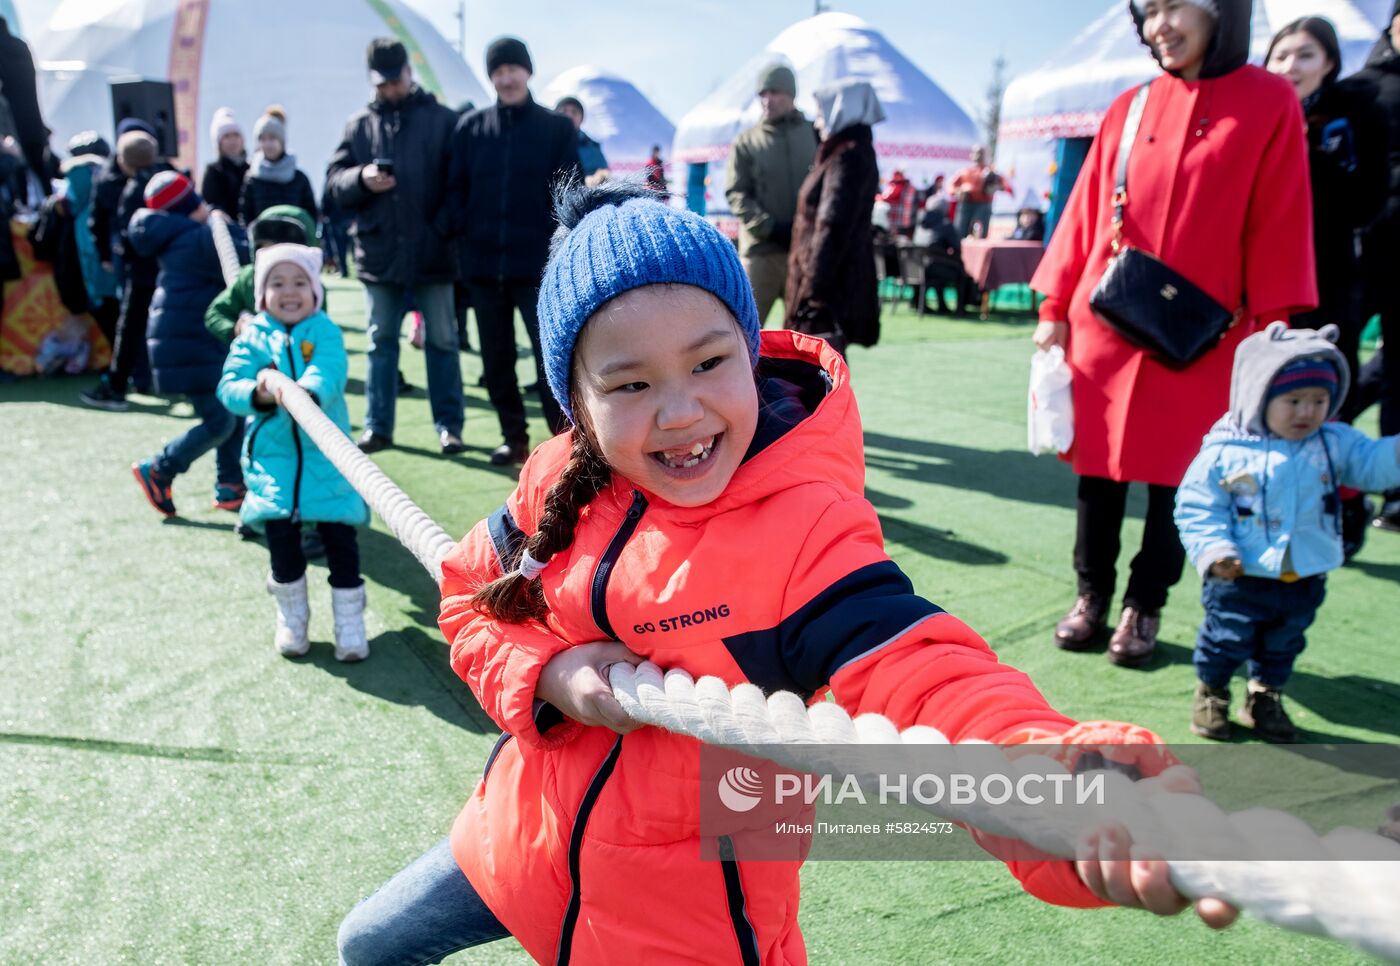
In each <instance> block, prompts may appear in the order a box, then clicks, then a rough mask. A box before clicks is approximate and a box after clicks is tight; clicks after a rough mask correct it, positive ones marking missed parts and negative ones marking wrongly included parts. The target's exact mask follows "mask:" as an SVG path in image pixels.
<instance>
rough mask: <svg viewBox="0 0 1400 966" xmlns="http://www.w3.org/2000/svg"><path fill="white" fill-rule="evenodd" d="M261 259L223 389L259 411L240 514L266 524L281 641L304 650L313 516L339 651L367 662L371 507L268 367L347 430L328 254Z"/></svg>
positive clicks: (239, 406) (232, 402) (234, 402)
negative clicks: (360, 540) (324, 259)
mask: <svg viewBox="0 0 1400 966" xmlns="http://www.w3.org/2000/svg"><path fill="white" fill-rule="evenodd" d="M254 265H255V268H254V276H253V291H254V304H255V307H256V308H257V310H258V314H257V315H256V316H253V318H252V320H251V321H249V322H247V323H245V325H244V328H243V331H242V332H241V333H240V334H239V336H238V337H237V338H236V339H234V341H233V345H232V346H231V347H230V349H229V354H228V360H227V361H226V362H225V364H224V371H223V377H222V378H221V379H220V380H219V390H218V393H219V399H220V400H221V401H222V402H223V404H224V405H225V406H226V407H228V409H229V411H230V412H233V413H237V414H240V415H246V416H253V417H254V419H253V421H252V422H251V423H250V424H249V427H248V432H247V436H246V441H245V443H244V445H243V475H244V480H245V481H246V483H247V487H248V494H247V496H246V497H245V498H244V500H243V507H242V511H241V515H242V519H243V522H244V523H245V524H248V525H250V526H254V527H257V526H261V527H262V528H263V530H264V532H265V534H266V536H267V547H268V551H269V553H270V554H271V556H272V574H271V576H270V577H269V579H268V584H267V589H268V592H269V593H271V594H272V595H273V597H274V598H275V599H276V601H277V633H276V644H277V649H278V650H279V651H280V652H281V653H282V654H283V655H285V656H287V657H300V656H302V655H303V654H305V653H306V652H307V650H308V648H309V646H310V645H309V643H308V641H307V637H306V627H307V621H308V618H309V611H308V606H307V596H306V557H305V555H304V553H303V552H302V546H301V525H302V523H303V522H310V523H314V524H315V525H316V528H317V530H318V531H319V533H320V534H321V539H322V540H323V541H324V543H325V546H326V561H327V564H328V565H329V567H330V585H331V602H332V605H333V609H334V613H335V641H336V643H335V656H336V659H337V660H340V661H358V660H362V659H364V658H365V657H368V656H369V644H368V642H367V641H366V639H365V629H364V616H363V611H364V606H365V588H364V580H363V578H361V576H360V557H359V547H358V545H357V543H356V539H355V528H356V527H358V526H362V525H364V524H365V523H368V522H369V509H368V507H366V506H365V501H364V500H363V499H361V498H360V495H359V494H358V493H356V492H355V490H354V488H353V487H351V486H350V484H349V483H348V482H347V481H346V480H345V478H344V477H343V476H342V475H341V474H340V471H339V470H337V469H336V468H335V466H334V464H332V463H331V461H330V460H328V459H327V458H326V457H325V456H324V455H323V454H322V453H321V451H320V450H319V449H317V447H316V444H315V443H313V442H312V441H311V439H310V437H308V436H307V435H306V433H305V431H304V430H302V429H301V428H300V427H299V426H298V425H297V424H296V422H295V421H294V420H293V419H292V418H291V416H290V415H288V414H287V412H286V411H285V410H283V409H282V408H280V407H279V406H278V399H277V398H276V397H275V396H274V395H273V394H272V392H271V391H270V390H269V389H268V388H267V385H266V380H265V379H264V377H263V375H262V373H263V372H264V371H265V370H267V369H270V368H275V369H277V370H279V371H281V372H282V373H284V374H286V375H287V376H289V377H290V378H292V379H294V380H295V381H296V382H297V384H298V385H300V386H301V387H302V388H303V389H305V390H306V391H307V392H308V393H309V394H310V395H311V397H312V398H313V399H315V400H316V402H317V403H318V404H319V405H320V407H321V409H322V410H323V411H324V412H325V414H326V415H327V416H328V417H330V420H331V421H332V422H333V423H335V424H336V426H337V427H339V428H340V430H341V431H342V432H343V433H345V434H346V436H349V434H350V412H349V409H348V408H347V407H346V405H345V380H346V369H347V360H346V355H345V342H344V339H343V338H342V337H341V334H340V329H339V328H337V327H336V324H335V323H334V322H332V321H331V320H330V318H329V317H328V316H327V315H326V313H325V311H324V309H323V306H324V304H325V292H324V290H323V289H322V287H321V253H320V251H318V250H317V249H314V248H308V247H307V246H305V245H290V244H284V245H273V246H271V247H270V248H265V249H263V250H262V251H259V252H258V253H257V257H256V261H255V263H254Z"/></svg>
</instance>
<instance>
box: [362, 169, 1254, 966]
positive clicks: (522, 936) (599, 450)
mask: <svg viewBox="0 0 1400 966" xmlns="http://www.w3.org/2000/svg"><path fill="white" fill-rule="evenodd" d="M558 207H559V212H558V214H559V220H560V222H561V224H562V226H563V227H562V228H561V229H560V230H559V232H558V233H557V234H556V237H555V241H554V248H553V252H552V255H551V257H550V261H549V265H548V267H547V268H546V270H545V275H544V280H543V284H542V287H541V290H540V334H541V341H542V344H543V351H544V357H545V371H546V375H547V377H548V382H549V387H550V389H551V391H552V392H553V393H554V396H555V398H556V399H558V400H559V403H560V405H561V406H562V407H563V409H564V412H565V414H566V415H567V416H568V417H569V418H570V420H571V422H572V423H573V428H572V429H571V431H570V432H568V433H565V434H562V435H560V436H556V437H555V438H554V439H552V440H550V441H549V442H547V443H545V444H543V445H542V446H540V447H539V448H538V449H537V450H536V451H535V452H534V454H533V455H532V456H531V457H530V459H529V461H528V462H527V463H526V464H525V467H524V469H523V470H522V472H521V476H520V483H519V485H518V486H517V487H516V490H515V492H514V493H513V494H512V495H511V496H510V498H509V499H508V500H507V501H506V503H505V505H504V506H502V507H501V509H500V510H498V511H497V512H496V513H494V514H493V515H492V516H491V517H490V518H489V519H487V520H483V521H482V522H481V523H479V524H477V526H476V527H475V528H474V529H473V530H472V531H471V533H469V534H468V535H467V537H466V539H464V540H463V541H462V543H461V544H460V545H458V547H457V548H456V549H455V550H454V551H453V552H452V554H451V555H450V556H449V557H448V558H447V560H446V561H445V563H444V565H443V576H444V580H443V590H442V593H443V599H442V612H441V617H440V624H441V626H442V630H443V633H444V634H445V635H446V636H447V639H448V641H449V642H450V643H451V656H452V666H453V668H454V669H455V670H456V671H457V673H458V674H459V675H461V677H462V678H463V679H464V680H465V681H466V682H467V683H468V684H469V685H470V686H471V689H472V691H473V693H475V695H476V697H477V699H478V700H479V701H480V702H481V705H482V707H483V708H485V709H486V711H487V712H488V713H489V714H490V715H491V716H492V718H493V719H494V720H495V721H496V722H497V723H498V724H499V725H500V726H501V729H502V730H503V732H504V734H503V735H502V736H501V740H500V742H499V743H498V744H497V746H496V749H495V750H494V751H493V752H492V754H491V757H490V759H489V760H488V761H487V764H486V769H485V774H484V776H483V778H482V780H481V781H480V782H479V783H478V784H477V786H476V790H475V791H474V792H473V794H472V796H471V799H470V800H469V801H468V802H467V805H466V807H465V809H463V811H462V813H461V815H460V816H459V818H458V820H457V822H456V824H455V826H454V828H453V830H452V834H451V835H450V836H449V837H448V838H446V839H444V840H443V841H442V842H440V843H439V844H438V845H437V846H435V847H434V848H433V849H431V850H429V852H428V853H426V854H425V855H424V856H422V857H421V858H419V859H418V860H417V861H415V862H414V863H413V864H412V865H410V866H409V867H408V868H406V869H405V870H404V871H403V872H401V873H399V875H397V876H395V877H394V879H392V880H391V881H390V882H389V883H388V884H386V885H385V886H384V887H383V888H381V889H380V890H379V892H377V893H375V895H373V896H371V897H370V898H369V899H367V900H365V901H364V902H362V903H361V904H360V905H359V906H357V907H356V909H355V910H354V911H353V912H352V913H351V914H350V915H349V916H348V917H347V918H346V920H345V922H344V923H343V924H342V926H341V930H340V937H339V941H340V951H341V957H342V962H344V963H350V964H362V963H388V962H415V963H418V962H429V961H432V962H436V961H437V959H436V958H435V957H441V956H445V955H447V954H448V953H450V952H454V951H456V950H458V949H462V948H466V947H467V946H472V945H476V944H478V943H482V942H488V941H491V940H494V939H499V938H502V937H504V936H506V935H511V936H514V937H515V938H516V939H517V940H519V942H520V943H521V945H523V946H524V947H525V949H526V951H528V952H529V953H530V955H531V956H533V957H534V958H535V959H536V960H538V961H540V962H558V963H565V962H572V963H577V964H593V963H609V962H658V963H660V962H664V963H681V962H686V963H711V962H714V963H731V962H739V963H745V964H758V963H764V964H793V963H805V962H806V953H805V950H804V947H803V942H802V935H801V932H800V930H799V929H798V921H797V920H798V916H797V908H798V892H799V888H798V869H799V865H800V863H797V862H772V861H765V862H750V863H745V862H743V861H736V860H734V859H733V858H729V859H726V860H724V861H706V860H703V859H702V858H701V849H700V826H699V811H700V799H701V793H700V790H701V785H700V769H699V759H700V753H699V752H700V749H699V744H698V743H697V742H696V741H694V740H693V739H690V738H685V737H680V736H677V735H674V734H671V733H669V732H666V731H663V730H661V729H657V728H650V727H646V728H639V727H638V726H637V724H636V723H635V722H633V721H631V720H630V719H628V718H627V716H626V715H625V714H624V713H623V711H622V708H621V707H620V706H619V704H618V703H617V701H616V699H615V698H614V697H613V695H612V692H611V689H610V687H609V685H608V683H607V682H608V678H607V669H608V667H609V665H611V664H614V663H616V662H619V661H625V662H628V663H631V664H634V665H635V664H638V663H640V662H641V661H642V660H644V659H649V660H652V661H654V662H656V663H657V664H659V665H661V666H662V667H664V668H673V667H679V668H684V669H685V670H687V671H689V672H690V673H691V674H693V675H695V676H697V677H698V676H700V675H703V674H711V675H717V676H719V677H721V678H723V679H724V680H725V681H726V682H727V683H728V684H730V685H731V686H733V685H736V684H739V683H741V682H744V681H750V682H753V683H754V684H757V685H758V686H759V687H761V688H763V689H764V690H765V691H773V690H778V689H783V690H789V691H794V692H796V693H798V694H800V695H802V696H803V697H804V698H808V699H812V698H814V697H815V696H817V695H819V694H822V693H824V692H825V691H826V690H828V689H829V690H830V692H831V694H832V695H833V696H834V697H835V699H836V700H837V701H839V702H840V703H841V705H842V706H843V707H844V708H845V709H846V710H847V711H849V712H850V713H851V714H853V715H855V714H860V713H864V712H878V713H880V714H883V715H885V716H886V717H888V718H890V719H891V720H892V721H893V722H894V723H895V724H896V725H897V726H898V727H900V728H906V727H909V726H912V725H915V724H923V725H931V726H933V727H936V728H938V729H939V730H940V731H942V732H943V733H944V734H945V735H947V736H948V738H949V739H950V740H952V741H965V740H967V739H981V740H985V741H992V742H999V743H1008V744H1010V743H1017V742H1024V741H1031V740H1039V741H1065V742H1076V741H1080V742H1082V741H1113V742H1122V743H1125V744H1131V743H1138V744H1140V745H1142V744H1150V743H1154V742H1156V741H1158V739H1157V738H1156V736H1154V735H1152V734H1151V733H1150V732H1145V731H1143V729H1140V728H1135V727H1134V726H1131V725H1118V724H1113V723H1105V722H1094V723H1086V724H1079V723H1076V722H1075V721H1073V720H1071V719H1070V718H1067V717H1065V716H1064V715H1062V714H1060V713H1058V712H1057V711H1055V710H1054V709H1053V708H1051V707H1050V706H1049V705H1048V704H1047V703H1046V701H1045V699H1044V698H1043V697H1042V696H1041V695H1040V693H1039V692H1038V691H1037V690H1036V689H1035V687H1034V686H1033V685H1032V684H1031V682H1030V681H1029V679H1027V678H1026V676H1025V675H1024V674H1022V673H1020V672H1018V671H1016V670H1014V669H1012V668H1010V667H1008V666H1006V665H1004V664H1001V663H999V662H998V661H997V658H996V655H995V654H993V653H992V651H991V649H990V648H988V647H987V645H986V643H984V642H983V641H982V639H981V638H980V637H979V636H978V635H977V634H976V633H975V632H973V631H972V630H971V629H970V628H968V627H967V625H965V624H963V623H962V622H961V621H959V620H958V619H957V618H955V617H953V616H952V615H950V614H947V613H944V612H943V611H942V610H940V609H939V608H938V607H937V606H936V605H934V604H932V603H930V602H929V601H927V600H924V599H923V598H921V597H919V596H917V595H916V594H915V593H914V590H913V587H912V586H911V585H910V583H909V580H908V578H907V577H905V576H904V574H903V573H902V572H901V571H900V569H899V567H898V566H897V565H896V564H895V563H894V562H893V561H891V560H890V559H889V557H888V556H886V554H885V551H884V546H883V540H882V537H881V534H880V524H879V520H878V519H877V517H876V514H875V510H874V508H873V507H872V506H871V505H870V503H869V502H867V501H866V499H865V498H864V495H863V493H864V475H865V474H864V463H863V456H862V436H861V426H860V418H859V415H858V413H857V412H856V402H855V396H854V394H853V393H852V391H851V387H850V381H849V372H848V370H847V369H846V366H845V364H844V362H843V361H842V359H841V356H840V355H839V354H837V353H836V352H835V351H834V350H832V348H831V347H830V346H829V345H827V344H826V343H825V342H823V341H822V340H820V339H817V338H814V337H811V336H805V335H801V334H798V333H794V332H786V331H773V332H764V333H760V326H759V320H758V315H757V311H756V309H755V306H754V300H753V293H752V290H751V289H750V287H749V283H748V280H747V278H746V277H745V275H744V271H743V268H742V266H741V265H740V263H739V259H738V257H737V255H736V254H735V252H734V246H733V245H732V244H730V242H729V241H728V240H726V239H725V238H724V237H723V236H722V235H720V234H719V232H718V231H716V230H715V228H714V227H713V226H711V225H710V224H709V223H708V222H706V221H705V220H704V219H702V218H699V217H697V216H695V215H692V214H690V213H688V212H683V211H677V210H674V209H672V208H669V207H667V206H666V205H664V204H662V203H660V202H658V201H656V200H653V199H652V198H650V197H647V196H646V192H645V191H644V190H643V189H639V188H637V187H636V186H632V185H627V184H625V183H609V184H606V185H603V186H600V187H598V188H593V189H574V190H572V191H570V192H567V193H564V194H562V195H561V197H560V198H559V200H558ZM818 700H820V699H819V698H818ZM1141 750H1142V751H1143V752H1148V751H1150V749H1148V748H1142V749H1141ZM1138 760H1139V763H1140V764H1142V763H1146V762H1151V761H1157V762H1158V763H1159V764H1158V765H1157V768H1161V767H1162V763H1164V762H1166V761H1169V760H1170V759H1169V757H1167V756H1157V755H1152V754H1144V755H1143V756H1141V757H1140V758H1139V759H1138ZM1152 770H1153V769H1152V768H1151V767H1150V766H1149V767H1144V768H1143V771H1144V772H1151V771H1152ZM1174 771H1178V772H1179V771H1180V769H1176V770H1174ZM1163 780H1164V781H1167V782H1168V783H1169V784H1173V783H1174V782H1176V781H1178V780H1179V781H1189V779H1187V778H1184V777H1180V776H1177V775H1173V774H1171V772H1168V773H1167V775H1166V776H1165V777H1164V779H1163ZM979 838H983V839H984V837H981V836H979ZM984 840H985V839H984ZM1129 846H1130V843H1129V842H1128V840H1127V835H1126V832H1125V831H1124V830H1122V829H1121V828H1113V829H1107V830H1104V831H1103V832H1102V833H1101V834H1099V835H1097V836H1096V837H1094V838H1093V839H1092V840H1087V841H1086V842H1085V846H1084V847H1085V853H1084V855H1085V858H1084V859H1083V860H1082V861H1080V862H1077V863H1076V862H1071V861H1067V860H1066V861H1057V860H1043V859H1040V860H1026V861H1009V862H1008V865H1009V866H1010V868H1011V871H1012V872H1013V874H1015V875H1016V876H1017V877H1018V878H1019V879H1020V880H1021V882H1022V883H1023V884H1024V886H1025V888H1026V889H1027V891H1029V892H1031V893H1032V894H1034V895H1037V896H1039V897H1040V898H1042V899H1045V900H1046V901H1049V902H1054V903H1059V904H1063V905H1072V906H1097V905H1104V904H1108V903H1117V904H1121V905H1127V906H1136V907H1142V908H1147V909H1150V910H1152V911H1154V912H1156V913H1159V914H1170V913H1175V912H1179V911H1180V910H1181V909H1182V908H1184V906H1185V905H1186V900H1185V899H1184V898H1183V897H1181V896H1180V895H1179V894H1178V893H1177V892H1176V891H1175V890H1174V889H1173V887H1172V886H1171V885H1170V883H1169V881H1168V879H1167V875H1166V866H1165V863H1162V862H1146V863H1145V862H1135V861H1129ZM998 852H999V854H1007V853H1006V852H1004V851H1001V850H998ZM1198 912H1199V913H1200V914H1201V916H1202V918H1203V919H1205V920H1206V921H1207V922H1208V923H1210V924H1212V925H1217V926H1218V925H1224V924H1226V923H1228V922H1229V921H1230V920H1231V919H1232V918H1233V910H1231V909H1229V908H1228V907H1226V906H1224V905H1223V904H1221V903H1218V902H1212V901H1210V900H1205V901H1203V902H1202V903H1200V904H1198Z"/></svg>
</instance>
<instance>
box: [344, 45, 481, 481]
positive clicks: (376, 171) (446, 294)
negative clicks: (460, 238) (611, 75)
mask: <svg viewBox="0 0 1400 966" xmlns="http://www.w3.org/2000/svg"><path fill="white" fill-rule="evenodd" d="M368 62H369V64H368V66H369V79H370V83H371V84H373V85H374V93H375V97H374V100H373V101H371V102H370V104H369V106H367V107H366V108H365V109H364V110H362V111H359V112H358V113H356V114H355V115H354V116H353V117H351V118H350V121H349V123H348V124H347V125H346V127H345V137H344V139H343V140H342V141H341V143H340V146H339V147H338V148H337V149H336V152H335V154H334V156H333V157H332V158H331V161H330V165H329V166H328V167H327V169H326V185H327V189H328V191H329V192H330V194H331V196H332V197H333V198H334V199H335V201H336V203H337V204H338V205H339V206H340V207H341V209H342V210H343V211H345V212H346V213H347V214H348V215H350V216H351V218H352V219H353V220H352V222H351V229H350V231H351V234H352V235H353V236H354V238H355V268H356V274H357V275H358V276H359V279H360V281H361V282H363V283H364V286H365V297H366V299H367V301H368V305H369V328H368V331H367V334H368V336H369V341H370V350H369V374H368V378H367V379H366V381H365V396H366V398H367V400H368V403H369V407H368V412H367V413H366V414H365V422H364V426H365V429H364V433H363V434H362V435H361V436H360V439H359V447H360V449H362V450H363V451H365V452H366V453H375V452H378V451H379V450H382V449H386V448H388V447H390V446H392V445H393V444H394V408H395V402H396V399H397V395H398V367H399V333H400V329H401V327H402V324H403V316H404V312H405V311H406V309H407V305H408V298H409V296H410V294H411V295H412V298H413V307H414V308H416V309H417V310H418V311H420V312H422V313H423V322H424V325H425V329H426V338H425V340H424V345H423V352H424V356H425V358H426V361H427V367H428V402H429V405H430V406H431V408H432V414H433V425H434V427H435V428H436V429H437V433H438V445H439V447H440V448H441V449H442V452H444V453H460V452H462V450H464V449H465V448H466V447H465V446H463V445H462V418H463V412H464V403H463V399H462V370H461V363H460V361H459V356H458V353H457V326H456V319H455V316H454V314H453V305H452V283H453V277H454V268H455V266H454V264H453V257H452V246H451V244H450V243H449V240H448V236H449V222H448V220H447V216H446V213H445V211H444V206H443V197H444V194H445V192H446V186H447V163H448V143H449V141H450V139H451V136H452V128H453V125H454V124H455V123H456V121H457V115H456V113H455V112H453V111H451V110H449V109H448V108H446V107H444V106H443V105H441V104H439V103H438V102H437V99H436V98H434V97H433V95H431V94H429V93H428V92H427V91H425V90H423V89H422V88H421V87H419V86H418V85H417V84H415V83H414V80H413V68H412V66H410V65H409V63H408V52H407V51H406V50H405V49H404V46H403V44H401V43H399V41H397V40H395V39H393V38H391V37H380V38H377V39H375V40H373V41H371V42H370V45H369V51H368Z"/></svg>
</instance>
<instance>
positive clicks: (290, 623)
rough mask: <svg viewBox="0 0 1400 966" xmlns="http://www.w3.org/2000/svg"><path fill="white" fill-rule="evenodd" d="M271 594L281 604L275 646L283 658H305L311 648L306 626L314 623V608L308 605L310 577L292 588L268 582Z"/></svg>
mask: <svg viewBox="0 0 1400 966" xmlns="http://www.w3.org/2000/svg"><path fill="white" fill-rule="evenodd" d="M267 592H268V593H269V594H271V595H272V599H273V600H275V601H276V602H277V636H276V637H275V638H274V643H275V644H276V645H277V650H278V652H279V653H280V654H281V655H282V656H283V657H301V656H303V655H304V654H305V653H306V652H307V651H308V650H310V648H311V642H310V641H308V640H307V639H306V625H307V624H309V623H310V622H311V608H310V607H309V606H308V605H307V603H306V575H305V574H303V575H302V576H301V577H299V578H297V579H296V580H294V581H292V582H291V583H289V584H279V583H278V582H277V581H275V580H273V579H272V577H271V576H269V577H268V578H267Z"/></svg>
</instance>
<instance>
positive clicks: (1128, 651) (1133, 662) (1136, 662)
mask: <svg viewBox="0 0 1400 966" xmlns="http://www.w3.org/2000/svg"><path fill="white" fill-rule="evenodd" d="M1161 626H1162V618H1161V616H1160V615H1158V614H1149V613H1147V612H1146V611H1141V610H1138V609H1137V608H1136V607H1128V606H1126V605H1125V606H1124V607H1123V615H1122V616H1121V617H1119V618H1118V629H1117V630H1116V631H1114V632H1113V636H1112V637H1111V638H1109V641H1108V659H1109V660H1110V661H1112V662H1113V663H1114V664H1117V665H1118V666H1119V667H1142V666H1143V665H1144V664H1146V663H1147V662H1148V661H1150V660H1152V652H1153V651H1155V650H1156V649H1157V630H1158V628H1160V627H1161Z"/></svg>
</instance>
